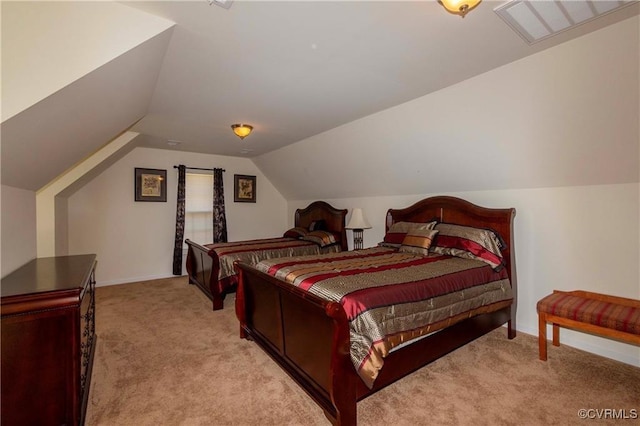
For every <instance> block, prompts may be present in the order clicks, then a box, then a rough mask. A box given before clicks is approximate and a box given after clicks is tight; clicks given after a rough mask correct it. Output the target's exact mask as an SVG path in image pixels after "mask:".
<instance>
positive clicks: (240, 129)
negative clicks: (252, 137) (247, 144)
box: [231, 124, 253, 139]
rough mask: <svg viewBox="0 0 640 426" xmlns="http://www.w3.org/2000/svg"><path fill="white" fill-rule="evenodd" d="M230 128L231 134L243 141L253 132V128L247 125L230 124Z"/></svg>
mask: <svg viewBox="0 0 640 426" xmlns="http://www.w3.org/2000/svg"><path fill="white" fill-rule="evenodd" d="M231 128H232V129H233V133H235V134H236V136H238V137H239V138H240V139H244V138H246V137H247V136H249V134H250V133H251V131H252V130H253V126H249V125H248V124H232V125H231Z"/></svg>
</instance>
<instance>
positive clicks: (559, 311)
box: [537, 290, 640, 361]
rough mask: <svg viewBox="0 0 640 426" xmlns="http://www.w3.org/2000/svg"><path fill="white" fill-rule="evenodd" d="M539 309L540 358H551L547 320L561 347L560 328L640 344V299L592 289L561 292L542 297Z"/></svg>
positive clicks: (556, 343)
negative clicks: (548, 350)
mask: <svg viewBox="0 0 640 426" xmlns="http://www.w3.org/2000/svg"><path fill="white" fill-rule="evenodd" d="M537 310H538V347H539V351H540V359H541V360H542V361H546V360H547V323H549V322H550V323H552V324H553V345H554V346H560V327H565V328H570V329H573V330H577V331H583V332H586V333H591V334H595V335H598V336H602V337H608V338H611V339H615V340H619V341H622V342H625V343H632V344H636V345H640V300H634V299H627V298H624V297H616V296H608V295H605V294H599V293H591V292H588V291H581V290H577V291H569V292H565V291H558V290H554V291H553V293H552V294H550V295H548V296H546V297H545V298H543V299H541V300H540V301H539V302H538V305H537Z"/></svg>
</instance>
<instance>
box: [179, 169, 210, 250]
mask: <svg viewBox="0 0 640 426" xmlns="http://www.w3.org/2000/svg"><path fill="white" fill-rule="evenodd" d="M185 191H186V201H185V219H184V239H185V240H186V239H190V240H192V241H195V242H196V243H198V244H210V243H212V242H213V175H210V174H201V173H187V174H186V185H185ZM184 247H185V248H186V247H187V246H186V244H185V246H184Z"/></svg>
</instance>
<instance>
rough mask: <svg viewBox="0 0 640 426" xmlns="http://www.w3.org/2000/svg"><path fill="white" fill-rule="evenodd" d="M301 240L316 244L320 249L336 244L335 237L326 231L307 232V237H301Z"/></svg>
mask: <svg viewBox="0 0 640 426" xmlns="http://www.w3.org/2000/svg"><path fill="white" fill-rule="evenodd" d="M302 239H303V240H305V241H311V242H312V243H316V244H317V245H319V246H320V247H326V246H330V245H331V244H336V243H337V242H338V241H337V239H336V236H335V235H334V234H333V233H331V232H328V231H313V232H309V233H308V234H307V235H305V236H304V237H302Z"/></svg>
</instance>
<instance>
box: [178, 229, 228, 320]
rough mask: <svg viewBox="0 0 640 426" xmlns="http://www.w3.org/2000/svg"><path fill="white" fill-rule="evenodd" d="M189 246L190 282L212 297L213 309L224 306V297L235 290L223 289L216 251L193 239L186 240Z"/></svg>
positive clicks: (188, 271)
mask: <svg viewBox="0 0 640 426" xmlns="http://www.w3.org/2000/svg"><path fill="white" fill-rule="evenodd" d="M185 243H186V244H187V246H188V251H187V274H188V275H189V284H195V285H196V286H198V288H200V290H202V292H203V293H204V294H205V295H206V296H207V297H208V298H209V299H211V302H212V303H213V310H214V311H216V310H219V309H222V308H223V306H224V298H225V296H226V295H227V293H230V292H232V291H234V290H235V287H233V288H231V287H230V288H225V289H224V290H222V289H221V288H220V287H221V285H219V283H218V276H219V271H220V263H219V261H218V256H217V255H216V253H215V251H213V250H209V249H208V248H206V247H204V246H201V245H200V244H198V243H194V242H193V241H191V240H185Z"/></svg>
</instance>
